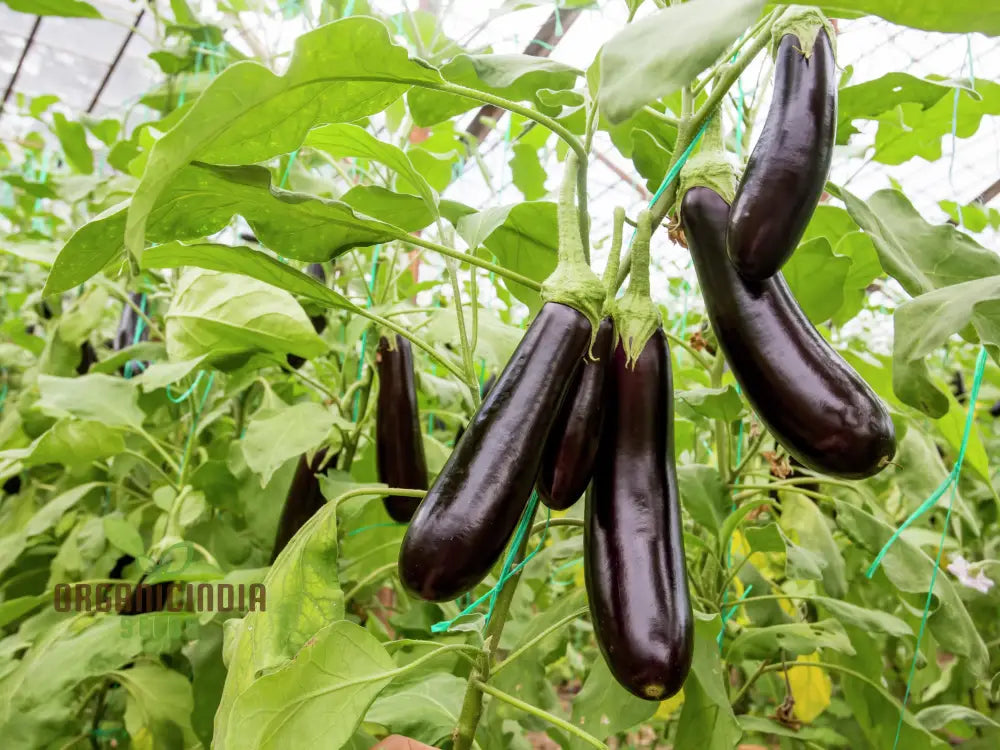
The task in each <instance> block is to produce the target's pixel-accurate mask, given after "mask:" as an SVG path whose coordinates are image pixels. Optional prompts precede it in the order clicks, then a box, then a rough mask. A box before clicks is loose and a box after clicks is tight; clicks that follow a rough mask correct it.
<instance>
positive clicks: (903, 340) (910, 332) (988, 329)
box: [892, 261, 1000, 417]
mask: <svg viewBox="0 0 1000 750" xmlns="http://www.w3.org/2000/svg"><path fill="white" fill-rule="evenodd" d="M998 262H1000V261H998ZM969 324H971V325H972V326H973V327H974V328H975V330H976V333H978V334H979V338H980V340H981V341H982V342H983V344H987V345H993V346H996V345H997V344H1000V275H998V276H990V277H987V278H985V279H977V280H976V281H967V282H965V283H961V284H954V285H953V286H946V287H944V288H943V289H937V290H935V291H932V292H928V293H927V294H922V295H920V296H919V297H917V298H916V299H913V300H910V301H909V302H905V303H903V304H902V305H900V306H899V307H898V308H897V309H896V314H895V315H894V316H893V329H894V339H893V347H892V357H893V363H892V383H893V388H894V389H895V391H896V395H897V396H899V398H900V400H901V401H903V402H905V403H907V404H910V405H911V406H916V407H917V408H918V409H920V410H921V411H923V412H924V413H926V414H929V415H930V416H932V417H942V416H944V414H945V413H946V412H947V411H948V396H947V395H946V394H945V393H944V392H943V391H942V390H941V389H940V388H938V387H937V386H936V385H935V384H934V382H933V381H932V380H931V375H930V371H929V370H928V368H927V364H926V361H925V359H926V357H927V355H928V354H930V353H931V352H933V351H935V350H936V349H938V348H940V347H941V346H942V345H943V344H944V343H945V342H946V341H947V340H948V338H949V337H950V336H951V335H952V334H954V333H957V332H959V331H963V330H965V329H966V328H967V326H968V325H969Z"/></svg>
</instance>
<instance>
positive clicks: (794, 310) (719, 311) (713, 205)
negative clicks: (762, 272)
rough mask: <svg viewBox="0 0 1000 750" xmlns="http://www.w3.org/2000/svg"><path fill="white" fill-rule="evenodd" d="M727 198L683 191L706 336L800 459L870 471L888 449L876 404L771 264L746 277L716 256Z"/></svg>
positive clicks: (885, 422)
mask: <svg viewBox="0 0 1000 750" xmlns="http://www.w3.org/2000/svg"><path fill="white" fill-rule="evenodd" d="M728 217H729V206H728V205H727V204H726V202H725V200H723V199H722V198H721V197H720V196H719V195H718V194H717V193H716V192H714V191H713V190H711V189H709V188H706V187H693V188H691V189H690V190H688V191H687V192H686V193H685V194H684V197H683V199H682V202H681V226H682V227H683V229H684V233H685V236H686V237H687V243H688V248H689V250H690V251H691V258H692V259H693V261H694V267H695V271H696V272H697V274H698V280H699V282H700V284H701V290H702V296H703V298H704V300H705V309H706V311H707V312H708V318H709V320H710V321H711V323H712V328H713V330H714V331H715V335H716V338H717V339H718V341H719V345H720V346H721V347H722V351H723V353H724V354H725V356H726V360H727V361H728V362H729V366H730V367H731V368H732V371H733V375H735V376H736V380H737V381H738V382H739V384H740V386H741V387H742V389H743V393H744V394H745V395H746V397H747V400H748V401H749V402H750V405H751V406H753V408H754V411H756V412H757V415H758V416H759V417H760V419H761V421H762V422H763V423H764V425H765V426H766V427H767V429H768V430H769V431H770V432H771V434H772V435H773V436H774V437H775V439H776V440H777V441H778V442H779V443H780V444H781V445H782V446H783V447H784V448H785V450H787V451H788V453H789V454H791V455H792V456H794V457H795V458H797V459H798V460H799V461H801V462H802V464H803V465H804V466H806V467H808V468H810V469H813V470H815V471H819V472H822V473H824V474H829V475H831V476H836V477H844V478H848V479H860V478H864V477H869V476H872V475H874V474H877V473H878V472H879V471H881V470H882V469H883V468H884V467H885V466H886V465H887V464H888V463H889V461H890V460H891V459H892V457H893V455H895V452H896V437H895V431H894V429H893V425H892V420H891V419H890V418H889V413H888V411H887V410H886V407H885V405H884V404H883V403H882V401H881V400H880V399H879V397H878V396H876V395H875V393H874V392H873V391H872V389H871V388H870V387H869V386H868V384H867V383H866V382H865V381H864V380H863V379H862V378H861V376H859V375H858V374H857V373H856V372H855V371H854V370H853V369H851V367H850V365H848V364H847V362H845V361H844V359H843V358H842V357H841V356H840V355H839V354H837V352H836V351H834V349H833V348H832V347H831V346H830V345H829V344H828V343H827V342H826V340H825V339H824V338H823V337H822V336H821V335H820V334H819V333H818V332H817V331H816V329H815V328H813V326H812V324H811V323H810V322H809V319H808V318H807V317H806V316H805V314H804V313H803V312H802V310H801V308H800V307H799V306H798V303H797V302H796V301H795V298H794V297H793V296H792V293H791V291H790V290H789V288H788V285H787V284H786V283H785V280H784V277H783V276H782V275H781V274H780V273H778V274H775V275H774V276H773V277H771V278H770V279H767V280H765V281H746V280H745V279H743V278H741V277H740V275H739V274H738V273H737V272H736V270H735V269H734V268H733V267H732V265H731V264H730V263H729V262H728V261H727V260H726V244H725V236H726V235H725V232H726V224H727V221H728Z"/></svg>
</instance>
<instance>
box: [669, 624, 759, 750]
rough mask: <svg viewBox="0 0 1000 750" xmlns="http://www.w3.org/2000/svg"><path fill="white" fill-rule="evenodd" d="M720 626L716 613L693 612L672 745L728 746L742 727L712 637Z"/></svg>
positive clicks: (722, 749) (714, 749) (728, 749)
mask: <svg viewBox="0 0 1000 750" xmlns="http://www.w3.org/2000/svg"><path fill="white" fill-rule="evenodd" d="M721 627H722V621H721V618H720V617H719V616H718V615H714V616H712V617H709V616H708V615H703V614H701V613H699V612H695V623H694V658H693V659H692V661H691V672H690V674H688V678H687V680H685V682H684V707H683V708H682V709H681V716H680V723H679V724H678V726H677V735H676V737H675V739H674V745H675V746H676V747H678V748H681V747H697V748H704V750H732V748H734V747H736V744H737V743H738V742H739V739H740V737H741V736H742V735H743V730H742V729H741V728H740V724H739V722H738V721H737V720H736V716H735V714H733V707H732V705H731V704H730V702H729V695H728V693H727V690H726V682H725V680H726V677H725V671H724V668H723V664H722V660H721V658H720V657H719V647H718V644H717V643H716V641H715V637H716V635H717V634H718V633H719V629H720V628H721Z"/></svg>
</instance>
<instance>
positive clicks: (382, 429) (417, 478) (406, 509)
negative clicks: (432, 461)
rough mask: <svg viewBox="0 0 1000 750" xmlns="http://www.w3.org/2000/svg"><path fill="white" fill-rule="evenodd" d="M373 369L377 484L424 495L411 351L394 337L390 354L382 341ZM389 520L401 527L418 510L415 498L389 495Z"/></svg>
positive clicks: (421, 440)
mask: <svg viewBox="0 0 1000 750" xmlns="http://www.w3.org/2000/svg"><path fill="white" fill-rule="evenodd" d="M375 362H376V367H377V369H378V407H377V410H376V412H375V459H376V463H377V465H378V479H379V481H380V482H383V483H384V484H386V485H388V486H389V487H399V488H401V489H407V490H426V489H427V460H426V459H425V458H424V436H423V431H422V430H421V429H420V411H419V409H418V408H417V383H416V378H415V376H414V374H413V349H412V347H411V346H410V342H409V341H408V340H407V339H405V338H403V337H402V336H400V335H399V334H398V333H397V334H396V344H395V349H390V348H389V340H388V339H387V338H386V337H385V336H383V337H382V338H381V339H380V340H379V342H378V351H377V352H376V353H375ZM382 502H383V504H384V505H385V509H386V511H388V513H389V515H390V516H391V517H392V520H394V521H397V522H399V523H406V522H407V521H409V520H410V519H411V518H413V514H414V513H415V512H416V510H417V505H419V504H420V500H419V498H415V497H400V496H399V495H388V496H386V497H383V498H382Z"/></svg>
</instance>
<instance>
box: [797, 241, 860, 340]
mask: <svg viewBox="0 0 1000 750" xmlns="http://www.w3.org/2000/svg"><path fill="white" fill-rule="evenodd" d="M850 269H851V261H850V260H849V259H847V258H843V257H840V256H838V255H835V254H834V252H833V248H832V247H831V246H830V242H829V241H828V240H827V239H826V238H825V237H817V238H815V239H812V240H809V241H807V242H803V243H802V244H801V245H799V246H798V247H797V248H796V250H795V253H794V254H793V255H792V257H791V258H789V259H788V262H787V263H785V265H784V266H783V267H782V269H781V273H782V274H783V275H784V277H785V281H787V282H788V286H789V287H790V288H791V290H792V294H793V295H795V299H796V301H797V302H798V303H799V306H800V307H801V308H802V310H803V312H805V314H806V316H807V317H808V318H809V320H811V321H812V322H813V323H815V324H819V323H823V322H825V321H827V320H829V319H830V318H832V317H833V315H834V314H835V313H836V312H837V310H839V309H840V306H841V305H842V304H843V303H844V284H845V282H846V281H847V276H848V274H850Z"/></svg>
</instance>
